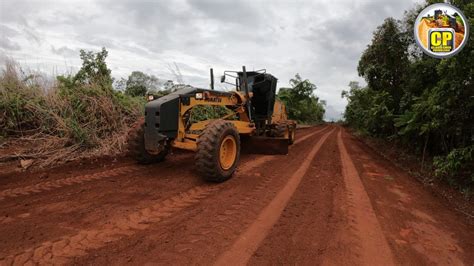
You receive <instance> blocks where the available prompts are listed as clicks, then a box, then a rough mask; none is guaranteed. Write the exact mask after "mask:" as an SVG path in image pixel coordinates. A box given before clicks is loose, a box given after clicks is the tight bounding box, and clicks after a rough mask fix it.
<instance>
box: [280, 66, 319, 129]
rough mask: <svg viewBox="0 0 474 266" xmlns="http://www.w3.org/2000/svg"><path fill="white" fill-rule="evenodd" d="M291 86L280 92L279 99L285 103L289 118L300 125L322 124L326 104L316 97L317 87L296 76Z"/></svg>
mask: <svg viewBox="0 0 474 266" xmlns="http://www.w3.org/2000/svg"><path fill="white" fill-rule="evenodd" d="M290 86H291V88H280V90H279V91H278V98H279V99H280V100H282V101H283V102H284V103H285V105H286V107H287V110H288V116H289V118H290V119H294V120H296V121H298V122H300V123H308V124H316V123H321V122H322V121H323V116H324V112H325V110H324V104H323V103H322V102H320V101H319V98H318V97H316V96H315V95H314V91H315V90H316V88H317V87H316V85H314V84H313V83H311V82H310V81H309V80H307V79H305V80H303V79H302V78H301V76H300V75H299V74H296V75H295V78H293V79H291V80H290Z"/></svg>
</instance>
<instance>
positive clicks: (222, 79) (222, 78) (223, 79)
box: [221, 75, 225, 83]
mask: <svg viewBox="0 0 474 266" xmlns="http://www.w3.org/2000/svg"><path fill="white" fill-rule="evenodd" d="M224 82H225V75H223V76H221V83H224Z"/></svg>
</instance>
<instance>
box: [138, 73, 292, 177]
mask: <svg viewBox="0 0 474 266" xmlns="http://www.w3.org/2000/svg"><path fill="white" fill-rule="evenodd" d="M229 78H232V79H234V80H233V82H232V83H231V82H229V81H228V80H227V79H229ZM221 82H223V83H228V84H232V85H235V91H231V92H227V91H216V90H214V78H213V73H212V69H211V89H198V88H186V89H182V90H178V91H175V92H173V93H171V94H168V95H166V96H163V97H161V98H158V99H156V100H153V101H150V102H148V103H147V104H146V106H145V118H144V122H143V123H142V124H141V125H139V126H138V127H137V128H136V130H135V136H134V137H133V139H132V141H131V152H132V153H133V155H134V157H135V158H136V159H137V161H138V162H139V163H153V162H159V161H162V160H163V159H164V158H165V156H166V155H167V154H168V151H169V149H170V148H176V149H184V150H190V151H194V152H196V155H195V165H196V170H197V171H198V172H199V173H200V174H201V175H202V177H203V178H205V179H206V180H208V181H213V182H223V181H225V180H227V179H229V178H230V177H231V176H232V174H233V173H234V171H235V169H236V167H237V165H238V162H239V158H240V153H241V149H242V147H241V146H242V145H243V148H244V150H245V151H246V152H250V153H263V154H287V153H288V145H290V144H292V143H293V141H294V139H295V130H296V123H295V122H294V121H292V120H288V119H287V114H286V107H285V105H284V104H283V103H282V102H280V101H279V100H277V99H276V97H275V96H276V84H277V79H276V78H275V77H273V76H272V75H270V74H268V73H266V71H265V70H260V71H251V72H247V71H246V69H245V67H242V71H225V72H224V76H222V78H221ZM197 106H223V107H226V108H227V109H229V110H230V112H229V114H227V115H225V116H223V117H220V118H219V119H210V120H204V121H199V122H192V121H191V119H190V112H191V110H192V109H193V108H195V107H197Z"/></svg>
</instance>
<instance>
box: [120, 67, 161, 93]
mask: <svg viewBox="0 0 474 266" xmlns="http://www.w3.org/2000/svg"><path fill="white" fill-rule="evenodd" d="M158 82H159V80H158V78H157V77H155V76H153V75H147V74H145V73H143V72H140V71H133V72H132V74H130V76H128V80H127V82H126V87H125V94H127V95H130V96H145V95H146V93H147V92H150V91H152V92H155V91H157V90H158V89H159V84H158Z"/></svg>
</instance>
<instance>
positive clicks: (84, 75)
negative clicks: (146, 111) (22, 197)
mask: <svg viewBox="0 0 474 266" xmlns="http://www.w3.org/2000/svg"><path fill="white" fill-rule="evenodd" d="M80 57H81V59H82V61H83V64H82V68H81V69H80V70H79V71H78V72H77V73H76V74H74V75H64V76H58V77H57V78H56V79H55V80H48V78H47V77H45V76H43V75H39V74H34V73H33V74H31V73H26V72H24V71H23V70H22V69H21V68H20V66H18V65H16V64H15V63H14V62H8V63H7V64H6V66H5V68H4V71H3V72H2V74H1V75H0V94H1V96H0V128H1V131H0V136H1V138H2V139H3V140H4V141H3V143H2V146H3V145H6V141H5V140H7V139H8V140H9V143H8V145H9V146H10V148H11V151H12V153H10V154H2V155H1V156H0V161H8V160H16V159H24V160H30V159H32V160H35V164H38V165H39V166H47V165H51V164H57V163H61V162H65V161H69V160H74V159H79V158H89V157H95V156H102V155H114V154H118V153H120V152H122V151H123V150H124V145H125V142H126V137H127V131H128V128H129V126H130V125H131V124H132V123H133V122H135V121H136V120H137V118H138V117H139V116H140V115H141V114H142V109H143V103H144V101H145V99H144V98H140V97H131V96H129V95H127V94H123V93H121V92H120V91H117V90H114V89H113V87H112V82H113V80H112V77H111V75H110V70H109V69H108V68H107V65H106V63H105V59H106V57H107V51H106V50H105V49H103V50H102V51H100V52H98V53H93V52H86V51H81V53H80ZM36 162H37V163H36Z"/></svg>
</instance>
